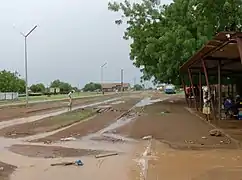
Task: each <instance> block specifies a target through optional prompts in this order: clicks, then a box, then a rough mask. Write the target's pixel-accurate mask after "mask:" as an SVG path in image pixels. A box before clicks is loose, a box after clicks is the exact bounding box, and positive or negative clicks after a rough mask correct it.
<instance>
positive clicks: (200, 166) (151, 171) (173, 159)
mask: <svg viewBox="0 0 242 180" xmlns="http://www.w3.org/2000/svg"><path fill="white" fill-rule="evenodd" d="M144 96H145V97H150V99H149V98H148V99H146V100H145V101H142V103H138V104H143V105H145V104H146V103H147V104H150V105H147V104H146V105H147V106H145V107H142V106H141V107H134V108H132V110H131V111H129V113H127V111H128V110H130V108H131V107H133V106H134V105H135V104H136V103H137V102H138V101H139V100H140V99H143V97H144ZM157 98H160V100H163V101H162V102H156V103H155V101H152V100H156V99H157ZM118 101H119V100H117V101H116V102H111V103H107V104H105V105H108V106H111V107H112V108H113V110H112V111H107V112H103V113H100V114H98V115H96V116H95V117H93V118H91V119H88V120H87V121H83V122H82V121H81V122H80V123H78V124H74V125H73V126H71V127H67V128H66V129H59V131H57V132H54V133H53V134H51V135H49V134H48V133H41V132H42V131H41V132H38V133H40V134H36V136H34V139H31V140H30V139H28V138H33V136H30V137H26V138H24V139H21V138H17V139H5V138H3V139H2V145H1V146H0V147H4V148H2V149H3V150H2V151H1V152H0V159H1V160H2V161H3V162H5V163H8V164H14V165H16V166H18V168H17V170H16V171H15V172H14V173H13V174H12V175H11V180H19V179H25V180H32V179H36V180H38V179H41V180H42V179H51V178H58V179H59V180H62V179H63V180H64V179H66V178H76V177H77V176H78V175H81V178H83V179H97V178H98V179H100V180H109V179H117V180H119V179H120V180H134V179H140V180H141V179H146V180H159V179H171V180H187V179H193V180H212V179H218V178H216V177H219V179H222V180H225V179H239V178H241V176H242V168H241V167H242V163H241V162H242V161H241V151H242V150H241V149H238V146H237V144H236V143H235V142H234V141H232V140H230V139H229V138H228V137H226V136H225V135H223V136H221V137H214V136H210V135H209V131H210V130H211V129H213V127H212V126H211V125H209V124H208V123H205V122H204V121H203V120H201V119H200V118H199V117H197V116H195V115H194V114H191V113H190V112H189V111H187V110H186V109H185V107H186V104H185V101H184V99H183V96H180V95H164V94H161V93H154V92H145V93H142V94H139V95H132V96H130V97H128V98H127V97H125V98H122V99H121V100H120V102H118ZM122 101H123V102H122ZM152 103H153V104H152ZM137 112H139V113H138V114H137ZM122 114H125V116H124V117H123V118H121V119H120V118H119V117H120V116H121V115H122ZM132 118H133V119H132ZM127 120H129V121H127ZM38 121H39V122H41V121H42V120H37V121H36V122H38ZM124 122H126V123H124ZM26 124H28V123H26ZM21 126H22V125H21ZM21 126H20V125H17V127H21ZM24 126H25V125H24ZM221 126H222V125H221ZM224 126H225V125H224ZM233 126H234V125H233V124H231V127H233ZM27 127H28V125H27ZM225 127H227V126H225ZM29 128H32V126H29ZM104 128H105V129H104ZM100 130H101V131H100ZM43 132H44V131H43ZM0 133H1V130H0ZM39 135H41V136H40V137H41V138H40V137H39ZM44 135H45V136H44ZM42 136H43V137H42ZM46 136H47V137H46ZM71 136H72V137H75V138H76V139H75V138H73V139H72V140H70V141H60V139H61V138H66V137H71ZM144 136H152V137H153V138H152V139H149V138H148V140H142V138H143V137H144ZM29 140H30V141H29ZM5 143H6V144H8V146H9V148H6V147H7V146H4V144H5ZM106 152H117V153H118V155H117V156H109V157H105V158H102V159H95V157H93V155H96V154H99V153H106ZM67 157H70V158H71V157H73V158H71V159H70V158H67ZM12 159H14V162H13V161H12ZM77 159H81V160H83V161H84V166H82V167H73V166H70V167H50V164H51V163H53V162H63V161H74V160H77ZM194 162H196V163H194ZM30 167H31V168H30ZM93 172H95V173H93ZM29 173H31V176H29ZM117 174H119V176H117Z"/></svg>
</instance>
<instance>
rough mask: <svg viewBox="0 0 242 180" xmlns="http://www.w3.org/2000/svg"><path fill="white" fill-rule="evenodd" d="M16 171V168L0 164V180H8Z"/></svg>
mask: <svg viewBox="0 0 242 180" xmlns="http://www.w3.org/2000/svg"><path fill="white" fill-rule="evenodd" d="M15 169H16V166H12V165H9V164H6V163H3V162H0V179H1V180H8V179H9V175H10V174H12V172H13V171H14V170H15Z"/></svg>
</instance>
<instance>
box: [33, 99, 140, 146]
mask: <svg viewBox="0 0 242 180" xmlns="http://www.w3.org/2000/svg"><path fill="white" fill-rule="evenodd" d="M139 100H140V98H139V99H137V98H131V99H124V103H120V104H109V105H111V106H112V108H113V109H114V110H115V111H108V112H104V113H101V114H97V116H95V117H93V118H92V119H90V120H88V121H84V122H82V123H80V124H77V125H75V126H72V127H70V128H67V129H65V130H63V131H60V132H57V133H56V134H53V135H51V136H48V137H45V138H41V139H37V140H34V142H44V143H52V142H55V141H59V140H60V139H61V138H66V137H75V138H81V137H83V136H86V135H88V134H91V133H95V132H97V131H99V130H101V129H103V128H105V127H107V126H108V125H109V124H111V123H113V122H115V121H117V118H118V117H120V116H121V115H122V114H123V113H124V112H125V111H128V110H129V109H130V108H132V107H133V106H134V105H135V104H136V103H137V102H138V101H139Z"/></svg>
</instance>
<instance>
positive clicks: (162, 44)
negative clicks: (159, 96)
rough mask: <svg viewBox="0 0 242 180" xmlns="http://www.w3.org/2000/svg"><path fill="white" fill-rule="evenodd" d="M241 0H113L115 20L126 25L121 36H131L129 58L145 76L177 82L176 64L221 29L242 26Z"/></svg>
mask: <svg viewBox="0 0 242 180" xmlns="http://www.w3.org/2000/svg"><path fill="white" fill-rule="evenodd" d="M241 7H242V1H241V0H213V1H211V0H174V1H173V2H172V3H171V4H169V5H162V4H161V3H160V1H159V0H141V2H135V3H130V2H129V1H128V0H125V1H124V2H123V3H119V2H112V3H109V4H108V8H109V10H111V11H114V12H120V13H121V16H120V19H117V20H115V23H116V24H118V25H121V24H122V23H126V24H127V25H128V26H127V28H126V30H125V32H124V37H123V38H124V39H126V40H128V39H131V40H132V44H131V46H130V47H131V51H130V59H131V60H132V61H133V64H134V65H135V66H136V67H138V68H141V71H142V73H143V77H142V78H143V79H144V80H150V79H151V78H154V82H155V83H162V82H170V83H174V84H179V83H180V78H179V67H180V66H181V65H182V64H183V63H184V62H185V61H187V60H188V59H189V58H190V57H191V56H192V55H193V54H194V53H195V52H196V51H198V50H199V49H200V48H201V47H202V46H203V45H204V44H205V43H206V42H208V41H209V40H211V39H212V38H213V36H214V35H216V34H217V33H218V32H220V31H241V30H242V24H241V21H242V8H241Z"/></svg>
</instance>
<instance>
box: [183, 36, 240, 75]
mask: <svg viewBox="0 0 242 180" xmlns="http://www.w3.org/2000/svg"><path fill="white" fill-rule="evenodd" d="M241 57H242V32H220V33H218V34H217V35H216V36H215V37H214V38H213V39H212V40H210V41H209V42H208V43H207V44H205V45H204V46H203V47H202V48H201V49H200V50H199V51H197V52H196V53H195V54H194V55H193V56H192V57H191V58H190V59H189V60H188V61H187V62H185V63H184V64H183V65H182V66H181V68H180V71H181V72H187V71H188V69H189V68H190V69H191V70H192V72H203V66H202V59H203V60H204V62H205V64H206V67H207V71H208V73H209V74H213V73H217V67H218V63H219V61H220V62H221V73H222V74H228V73H239V72H242V64H241V62H242V59H241Z"/></svg>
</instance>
